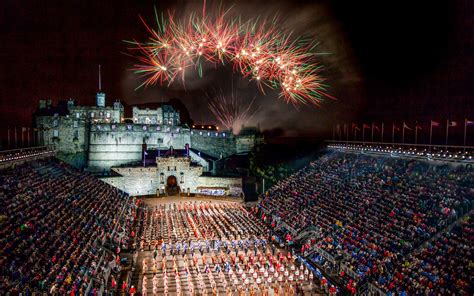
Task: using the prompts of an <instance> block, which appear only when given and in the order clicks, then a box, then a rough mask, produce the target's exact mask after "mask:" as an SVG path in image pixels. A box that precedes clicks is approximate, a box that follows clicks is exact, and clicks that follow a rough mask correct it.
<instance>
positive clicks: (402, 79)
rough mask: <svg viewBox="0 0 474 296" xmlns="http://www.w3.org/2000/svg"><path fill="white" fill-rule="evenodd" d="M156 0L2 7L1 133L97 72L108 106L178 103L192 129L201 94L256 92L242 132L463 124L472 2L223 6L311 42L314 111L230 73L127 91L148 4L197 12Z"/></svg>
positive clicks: (81, 99)
mask: <svg viewBox="0 0 474 296" xmlns="http://www.w3.org/2000/svg"><path fill="white" fill-rule="evenodd" d="M161 2H162V3H161ZM161 2H160V1H122V0H115V1H97V0H95V1H85V0H82V1H17V0H13V1H9V0H6V1H5V0H4V1H1V4H0V37H1V38H0V40H1V43H0V44H1V45H0V66H1V68H0V83H1V87H0V113H1V115H2V120H1V122H0V126H1V127H3V128H5V127H6V126H14V125H17V126H21V125H23V126H26V125H30V124H31V114H32V113H33V111H34V110H35V108H36V107H37V104H38V100H39V99H40V98H51V99H53V101H58V100H61V99H67V98H69V97H72V98H74V99H76V100H77V102H78V103H79V104H94V95H95V92H96V91H97V65H98V64H101V65H102V69H103V88H104V90H105V92H106V93H107V103H108V104H111V103H112V102H113V101H114V100H115V99H120V100H122V101H124V102H126V103H127V104H129V105H132V104H136V103H146V102H162V101H166V100H168V99H170V98H173V97H178V98H180V99H181V100H182V101H183V102H184V103H185V104H186V105H187V106H188V109H189V110H190V112H191V115H192V117H193V118H194V120H195V121H196V122H214V118H213V117H212V115H209V113H208V111H207V107H206V106H207V105H206V93H209V92H212V91H213V90H215V89H222V90H223V91H224V92H230V89H231V85H233V88H234V93H235V94H237V95H239V96H244V97H253V96H255V95H257V102H258V104H259V106H260V111H259V112H258V113H257V114H256V115H255V116H254V118H253V120H252V122H250V123H252V124H260V126H261V127H262V128H263V129H274V128H278V127H280V128H283V130H284V131H285V133H286V135H320V134H327V133H328V132H330V131H331V130H332V126H333V124H334V123H337V122H347V123H349V122H362V121H365V122H371V121H372V120H374V121H380V120H384V121H385V122H386V123H388V122H390V123H391V121H392V120H406V121H407V122H409V123H413V122H414V121H415V120H419V121H421V122H422V123H424V124H425V125H426V124H428V122H429V120H430V119H431V118H433V119H439V120H446V119H447V118H450V119H456V120H458V121H462V120H464V118H465V117H470V118H471V119H474V118H473V117H474V103H473V101H474V100H473V98H472V94H473V83H472V77H473V70H472V69H473V68H474V63H473V56H472V53H473V52H474V51H473V49H474V48H473V42H474V38H473V34H472V33H473V31H474V30H473V29H474V18H473V15H474V13H473V1H460V0H449V1H448V0H447V1H377V2H375V1H308V2H302V1H291V2H290V1H288V2H284V1H234V2H224V3H226V5H228V6H230V5H233V12H234V13H236V14H241V15H242V16H243V17H244V18H255V17H258V16H260V17H265V16H273V15H274V14H278V15H279V20H280V23H279V25H281V27H282V28H283V29H286V30H292V31H293V32H294V34H297V35H301V34H305V35H308V36H312V38H315V39H316V40H317V41H318V42H319V43H320V45H319V46H318V47H317V49H316V50H317V52H318V53H319V57H320V60H321V62H322V63H323V64H324V65H325V68H324V70H323V75H324V76H325V77H326V78H327V81H326V82H327V83H328V84H329V85H330V86H331V87H330V89H329V91H328V92H329V93H330V94H331V95H332V96H334V97H336V98H337V100H336V101H331V100H328V101H327V102H326V103H324V104H323V106H322V108H320V109H316V108H311V107H301V108H299V109H296V108H295V107H294V106H292V105H287V104H286V103H285V102H283V101H282V100H281V99H279V98H278V93H277V92H275V91H268V92H266V94H265V95H263V94H260V93H259V92H258V89H257V87H256V86H255V84H254V83H252V82H247V80H245V79H242V78H240V76H239V74H237V73H234V74H233V73H232V69H231V67H220V68H217V69H216V68H214V67H213V66H210V67H206V69H205V73H204V77H203V78H199V77H198V76H197V73H196V75H195V76H194V77H189V78H188V79H187V82H186V90H185V89H184V88H183V86H182V85H181V84H180V83H176V84H175V85H173V86H172V87H171V88H166V87H160V86H154V87H149V88H147V89H140V90H138V91H135V90H134V89H135V87H137V86H138V85H139V84H140V81H141V80H140V79H138V78H137V77H136V76H135V75H134V74H133V73H132V71H130V70H129V69H130V68H131V67H132V65H133V63H134V60H133V59H132V58H131V57H129V56H127V55H125V54H124V53H125V52H127V45H126V44H125V43H124V42H123V40H131V39H137V40H140V41H144V40H145V39H146V37H147V34H146V30H145V28H144V27H143V25H142V24H141V23H140V20H139V18H138V16H139V15H142V16H143V17H144V18H145V19H147V20H148V22H149V23H150V24H153V21H154V18H153V6H154V5H156V7H157V9H158V10H161V11H165V10H166V9H174V10H175V11H176V14H177V15H178V16H179V15H186V14H187V13H189V12H190V11H192V10H195V9H200V8H201V5H202V4H201V3H202V2H189V1H161ZM360 2H365V3H364V4H361V3H360ZM411 125H413V124H411Z"/></svg>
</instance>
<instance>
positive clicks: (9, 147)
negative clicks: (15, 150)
mask: <svg viewBox="0 0 474 296" xmlns="http://www.w3.org/2000/svg"><path fill="white" fill-rule="evenodd" d="M7 138H8V149H10V148H11V147H10V126H8V136H7Z"/></svg>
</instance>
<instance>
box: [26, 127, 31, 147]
mask: <svg viewBox="0 0 474 296" xmlns="http://www.w3.org/2000/svg"><path fill="white" fill-rule="evenodd" d="M26 137H27V139H28V142H27V143H28V144H27V145H28V147H30V128H29V127H27V128H26Z"/></svg>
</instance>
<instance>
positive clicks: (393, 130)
mask: <svg viewBox="0 0 474 296" xmlns="http://www.w3.org/2000/svg"><path fill="white" fill-rule="evenodd" d="M393 143H395V123H393V122H392V144H393Z"/></svg>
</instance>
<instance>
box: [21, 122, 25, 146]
mask: <svg viewBox="0 0 474 296" xmlns="http://www.w3.org/2000/svg"><path fill="white" fill-rule="evenodd" d="M23 129H24V127H21V148H23V147H24V146H25V143H24V140H23V139H24V137H23V136H24V135H23V134H24V132H23Z"/></svg>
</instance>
